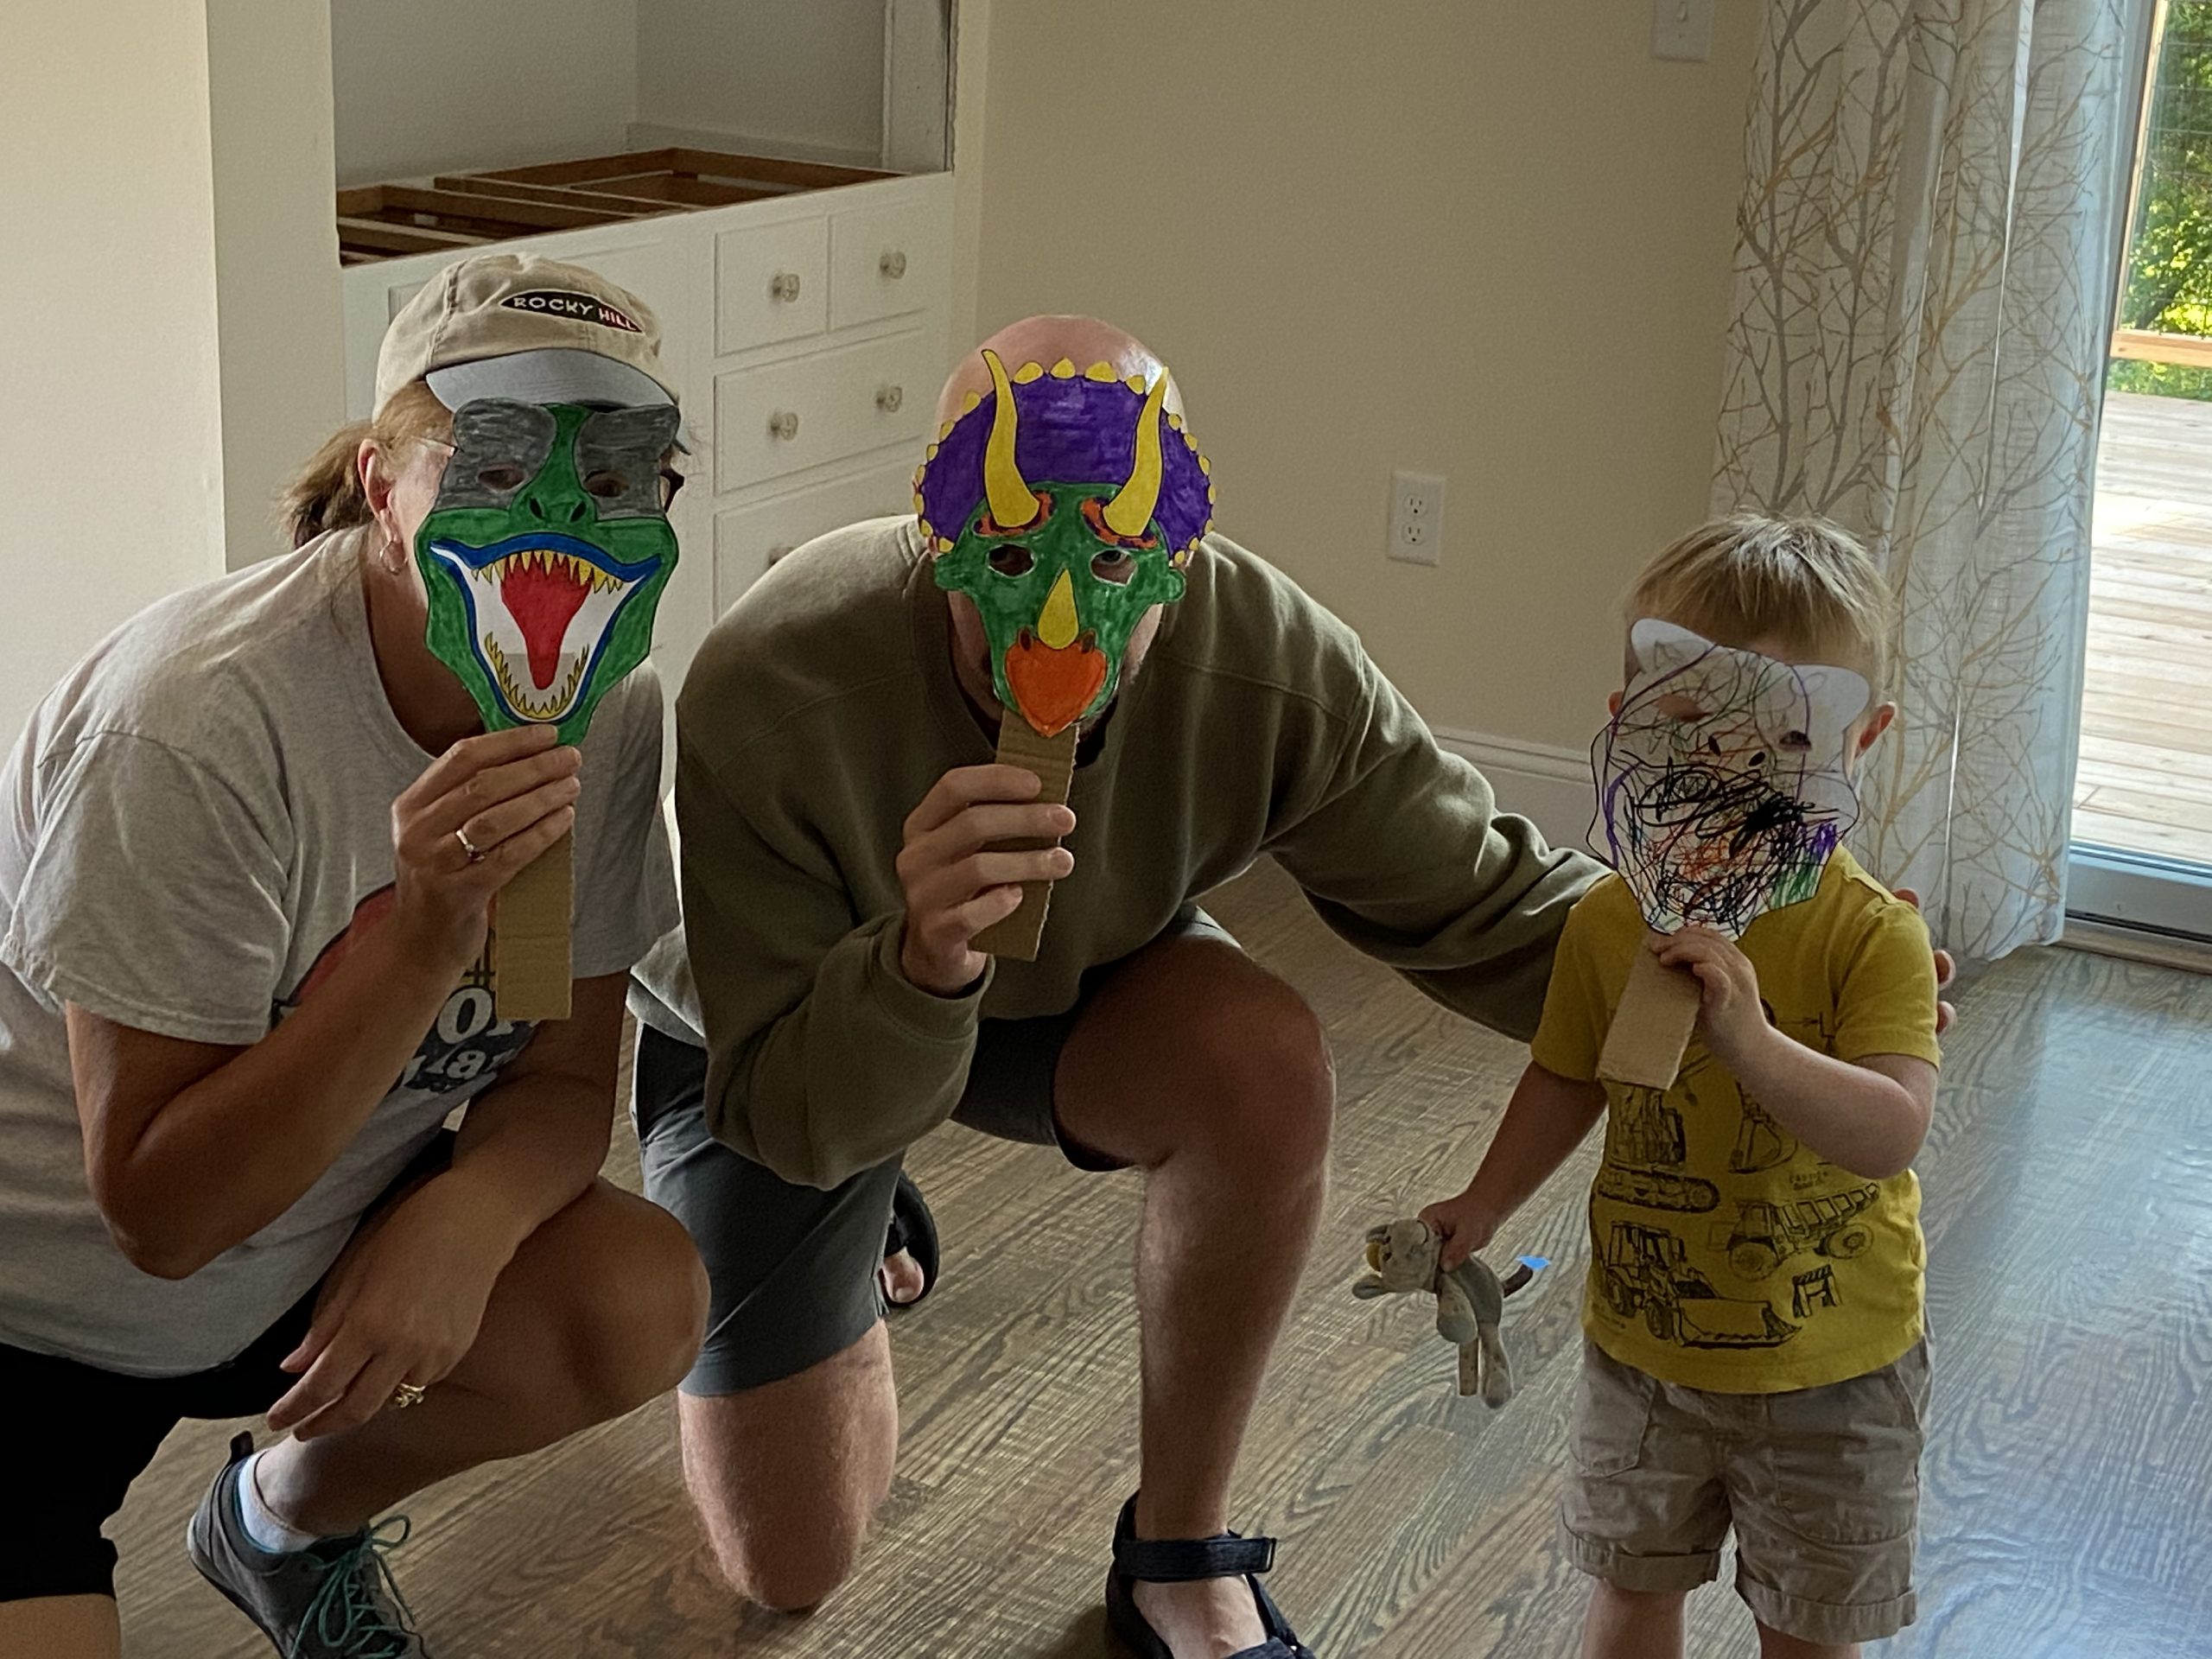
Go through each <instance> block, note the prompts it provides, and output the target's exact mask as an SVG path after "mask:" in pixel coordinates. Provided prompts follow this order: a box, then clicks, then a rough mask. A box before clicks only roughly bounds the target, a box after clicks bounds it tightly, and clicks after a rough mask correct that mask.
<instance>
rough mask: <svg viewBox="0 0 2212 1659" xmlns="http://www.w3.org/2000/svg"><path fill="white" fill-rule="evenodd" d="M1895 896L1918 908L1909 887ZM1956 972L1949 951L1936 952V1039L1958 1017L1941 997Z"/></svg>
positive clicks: (1956, 968)
mask: <svg viewBox="0 0 2212 1659" xmlns="http://www.w3.org/2000/svg"><path fill="white" fill-rule="evenodd" d="M1897 897H1898V898H1900V899H1904V901H1905V903H1907V904H1908V905H1910V906H1912V907H1913V908H1914V909H1915V910H1918V909H1919V908H1920V895H1919V894H1918V893H1915V892H1914V891H1913V890H1912V889H1911V888H1910V887H1899V888H1898V889H1897ZM1958 971H1959V967H1958V964H1957V963H1955V962H1953V961H1952V960H1951V953H1950V952H1949V951H1948V950H1938V951H1937V952H1936V1035H1937V1036H1938V1037H1940V1036H1942V1034H1943V1033H1945V1032H1947V1031H1948V1030H1949V1029H1950V1028H1951V1022H1952V1021H1953V1020H1956V1019H1957V1018H1958V1017H1959V1011H1958V1010H1957V1009H1956V1008H1955V1007H1952V1006H1951V1005H1950V1004H1949V1003H1948V1002H1946V1001H1943V995H1942V994H1943V991H1944V989H1945V988H1947V987H1948V986H1949V984H1950V982H1951V980H1952V977H1953V976H1955V975H1956V974H1957V972H1958Z"/></svg>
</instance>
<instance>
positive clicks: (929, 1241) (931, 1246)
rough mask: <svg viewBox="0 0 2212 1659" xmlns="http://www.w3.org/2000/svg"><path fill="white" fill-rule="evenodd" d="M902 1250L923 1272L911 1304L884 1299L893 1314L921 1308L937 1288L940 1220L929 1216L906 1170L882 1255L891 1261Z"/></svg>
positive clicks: (893, 1198) (894, 1198)
mask: <svg viewBox="0 0 2212 1659" xmlns="http://www.w3.org/2000/svg"><path fill="white" fill-rule="evenodd" d="M901 1250H905V1251H906V1252H907V1253H908V1254H909V1255H912V1257H913V1258H914V1265H915V1266H916V1267H918V1268H920V1269H921V1270H922V1287H921V1289H920V1290H919V1291H918V1292H917V1293H916V1294H915V1295H914V1297H913V1299H912V1300H910V1301H904V1302H894V1301H892V1300H891V1299H890V1298H889V1297H885V1298H884V1301H885V1304H886V1306H888V1307H889V1309H890V1310H891V1311H892V1312H893V1313H897V1312H898V1311H899V1309H900V1308H902V1307H914V1306H919V1305H920V1304H921V1303H922V1302H924V1301H925V1300H927V1299H928V1297H929V1294H930V1292H931V1291H933V1290H935V1289H936V1288H937V1267H938V1255H939V1252H938V1242H937V1217H935V1216H933V1215H931V1213H930V1207H929V1205H928V1204H927V1203H926V1202H925V1200H924V1199H923V1198H922V1189H921V1188H920V1187H918V1186H916V1185H914V1180H913V1177H912V1176H911V1175H909V1174H907V1173H906V1171H905V1170H903V1169H902V1170H900V1171H899V1186H898V1190H897V1191H896V1192H893V1194H892V1195H891V1225H890V1226H889V1227H888V1228H887V1230H885V1232H884V1236H883V1254H884V1255H885V1256H886V1257H887V1258H888V1257H891V1256H894V1255H898V1254H899V1251H901Z"/></svg>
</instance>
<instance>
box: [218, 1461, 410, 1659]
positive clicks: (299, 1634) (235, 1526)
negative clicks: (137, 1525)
mask: <svg viewBox="0 0 2212 1659" xmlns="http://www.w3.org/2000/svg"><path fill="white" fill-rule="evenodd" d="M252 1454H253V1436H251V1434H241V1435H239V1436H238V1439H236V1440H232V1442H231V1460H230V1461H229V1462H228V1463H226V1464H225V1465H223V1471H222V1473H220V1474H219V1475H217V1476H216V1477H215V1483H214V1484H213V1485H212V1486H210V1487H209V1488H208V1489H207V1497H203V1498H201V1499H200V1508H199V1510H197V1511H196V1512H195V1513H194V1516H193V1517H192V1525H191V1526H190V1528H188V1529H187V1530H186V1532H185V1535H184V1547H185V1549H186V1551H187V1552H188V1554H190V1555H191V1557H192V1564H193V1565H194V1567H198V1568H199V1569H200V1577H202V1578H204V1579H206V1580H207V1582H208V1583H210V1584H212V1585H213V1586H215V1587H216V1588H217V1589H218V1590H219V1591H221V1592H223V1593H224V1594H225V1595H226V1596H227V1597H229V1598H230V1600H231V1603H232V1605H233V1606H235V1607H236V1608H237V1609H238V1611H240V1612H242V1613H244V1614H245V1616H246V1617H247V1618H250V1619H251V1620H252V1621H253V1622H254V1623H255V1624H257V1625H258V1626H260V1628H261V1633H262V1634H263V1635H264V1636H265V1637H268V1638H269V1639H270V1641H271V1642H273V1643H276V1644H277V1651H278V1652H279V1653H281V1654H283V1656H284V1659H429V1653H430V1650H429V1649H428V1648H427V1647H425V1646H424V1645H423V1638H422V1637H420V1636H418V1635H417V1634H416V1630H415V1625H414V1615H413V1614H411V1613H410V1612H409V1611H408V1610H407V1603H406V1602H405V1600H404V1599H402V1598H401V1596H400V1593H399V1586H397V1585H396V1584H394V1583H393V1582H392V1579H391V1567H389V1566H388V1565H386V1563H385V1554H387V1553H388V1552H390V1551H391V1550H393V1549H396V1548H398V1547H399V1546H400V1545H401V1544H404V1543H405V1542H406V1541H407V1532H408V1525H407V1517H406V1516H391V1517H390V1518H388V1519H386V1520H384V1521H380V1522H378V1523H377V1524H376V1525H375V1526H373V1527H364V1528H363V1529H361V1530H360V1531H359V1532H356V1533H350V1534H348V1535H346V1536H345V1537H343V1538H322V1539H318V1540H317V1541H315V1542H314V1543H312V1544H310V1545H308V1548H305V1549H302V1550H294V1551H291V1552H289V1553H280V1552H277V1551H274V1550H266V1549H264V1548H261V1547H260V1546H259V1545H257V1544H256V1543H255V1542H254V1541H253V1540H252V1539H251V1538H250V1537H248V1536H247V1535H246V1530H245V1515H244V1513H243V1512H242V1511H241V1510H240V1509H239V1507H238V1482H239V1480H240V1479H241V1478H243V1476H244V1472H245V1460H246V1459H247V1458H249V1457H251V1455H252Z"/></svg>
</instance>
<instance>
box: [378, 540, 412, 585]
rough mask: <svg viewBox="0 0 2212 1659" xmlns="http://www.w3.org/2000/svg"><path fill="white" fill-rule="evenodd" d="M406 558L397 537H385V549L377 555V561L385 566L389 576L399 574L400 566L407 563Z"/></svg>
mask: <svg viewBox="0 0 2212 1659" xmlns="http://www.w3.org/2000/svg"><path fill="white" fill-rule="evenodd" d="M405 560H406V555H405V553H404V552H403V551H402V550H401V549H400V545H399V542H398V540H397V537H391V536H387V537H385V541H384V550H383V551H382V552H380V553H378V555H377V563H378V564H380V565H382V566H383V567H384V573H385V575H387V576H396V575H398V574H399V571H400V567H401V565H402V564H403V563H405Z"/></svg>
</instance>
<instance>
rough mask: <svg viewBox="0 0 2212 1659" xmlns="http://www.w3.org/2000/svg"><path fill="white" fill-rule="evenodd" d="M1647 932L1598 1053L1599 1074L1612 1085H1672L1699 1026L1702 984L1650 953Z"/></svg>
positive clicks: (1638, 947) (1650, 1087)
mask: <svg viewBox="0 0 2212 1659" xmlns="http://www.w3.org/2000/svg"><path fill="white" fill-rule="evenodd" d="M1656 937H1657V936H1656V935H1647V936H1646V938H1644V939H1643V941H1641V942H1640V943H1639V944H1637V948H1636V960H1635V961H1634V962H1632V963H1630V964H1629V969H1628V982H1627V983H1626V984H1625V985H1624V986H1623V987H1622V988H1621V1001H1620V1006H1619V1007H1617V1008H1615V1009H1614V1010H1613V1023H1612V1024H1611V1026H1609V1027H1606V1029H1605V1047H1604V1048H1603V1049H1602V1050H1600V1051H1599V1055H1598V1075H1599V1077H1604V1078H1605V1079H1606V1080H1607V1081H1608V1082H1611V1083H1625V1084H1634V1085H1636V1086H1637V1087H1639V1088H1645V1089H1671V1088H1673V1087H1674V1086H1675V1077H1676V1076H1677V1075H1678V1074H1680V1072H1681V1069H1682V1056H1683V1054H1684V1053H1685V1052H1688V1048H1689V1046H1690V1033H1691V1032H1692V1031H1694V1029H1696V1027H1697V1010H1698V1004H1699V1002H1700V1000H1701V988H1700V986H1699V984H1698V981H1697V976H1696V975H1694V974H1693V973H1691V972H1690V971H1689V970H1688V969H1686V968H1668V967H1662V965H1661V964H1660V961H1659V958H1658V957H1655V956H1653V955H1652V954H1651V950H1650V940H1651V939H1652V938H1656Z"/></svg>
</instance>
